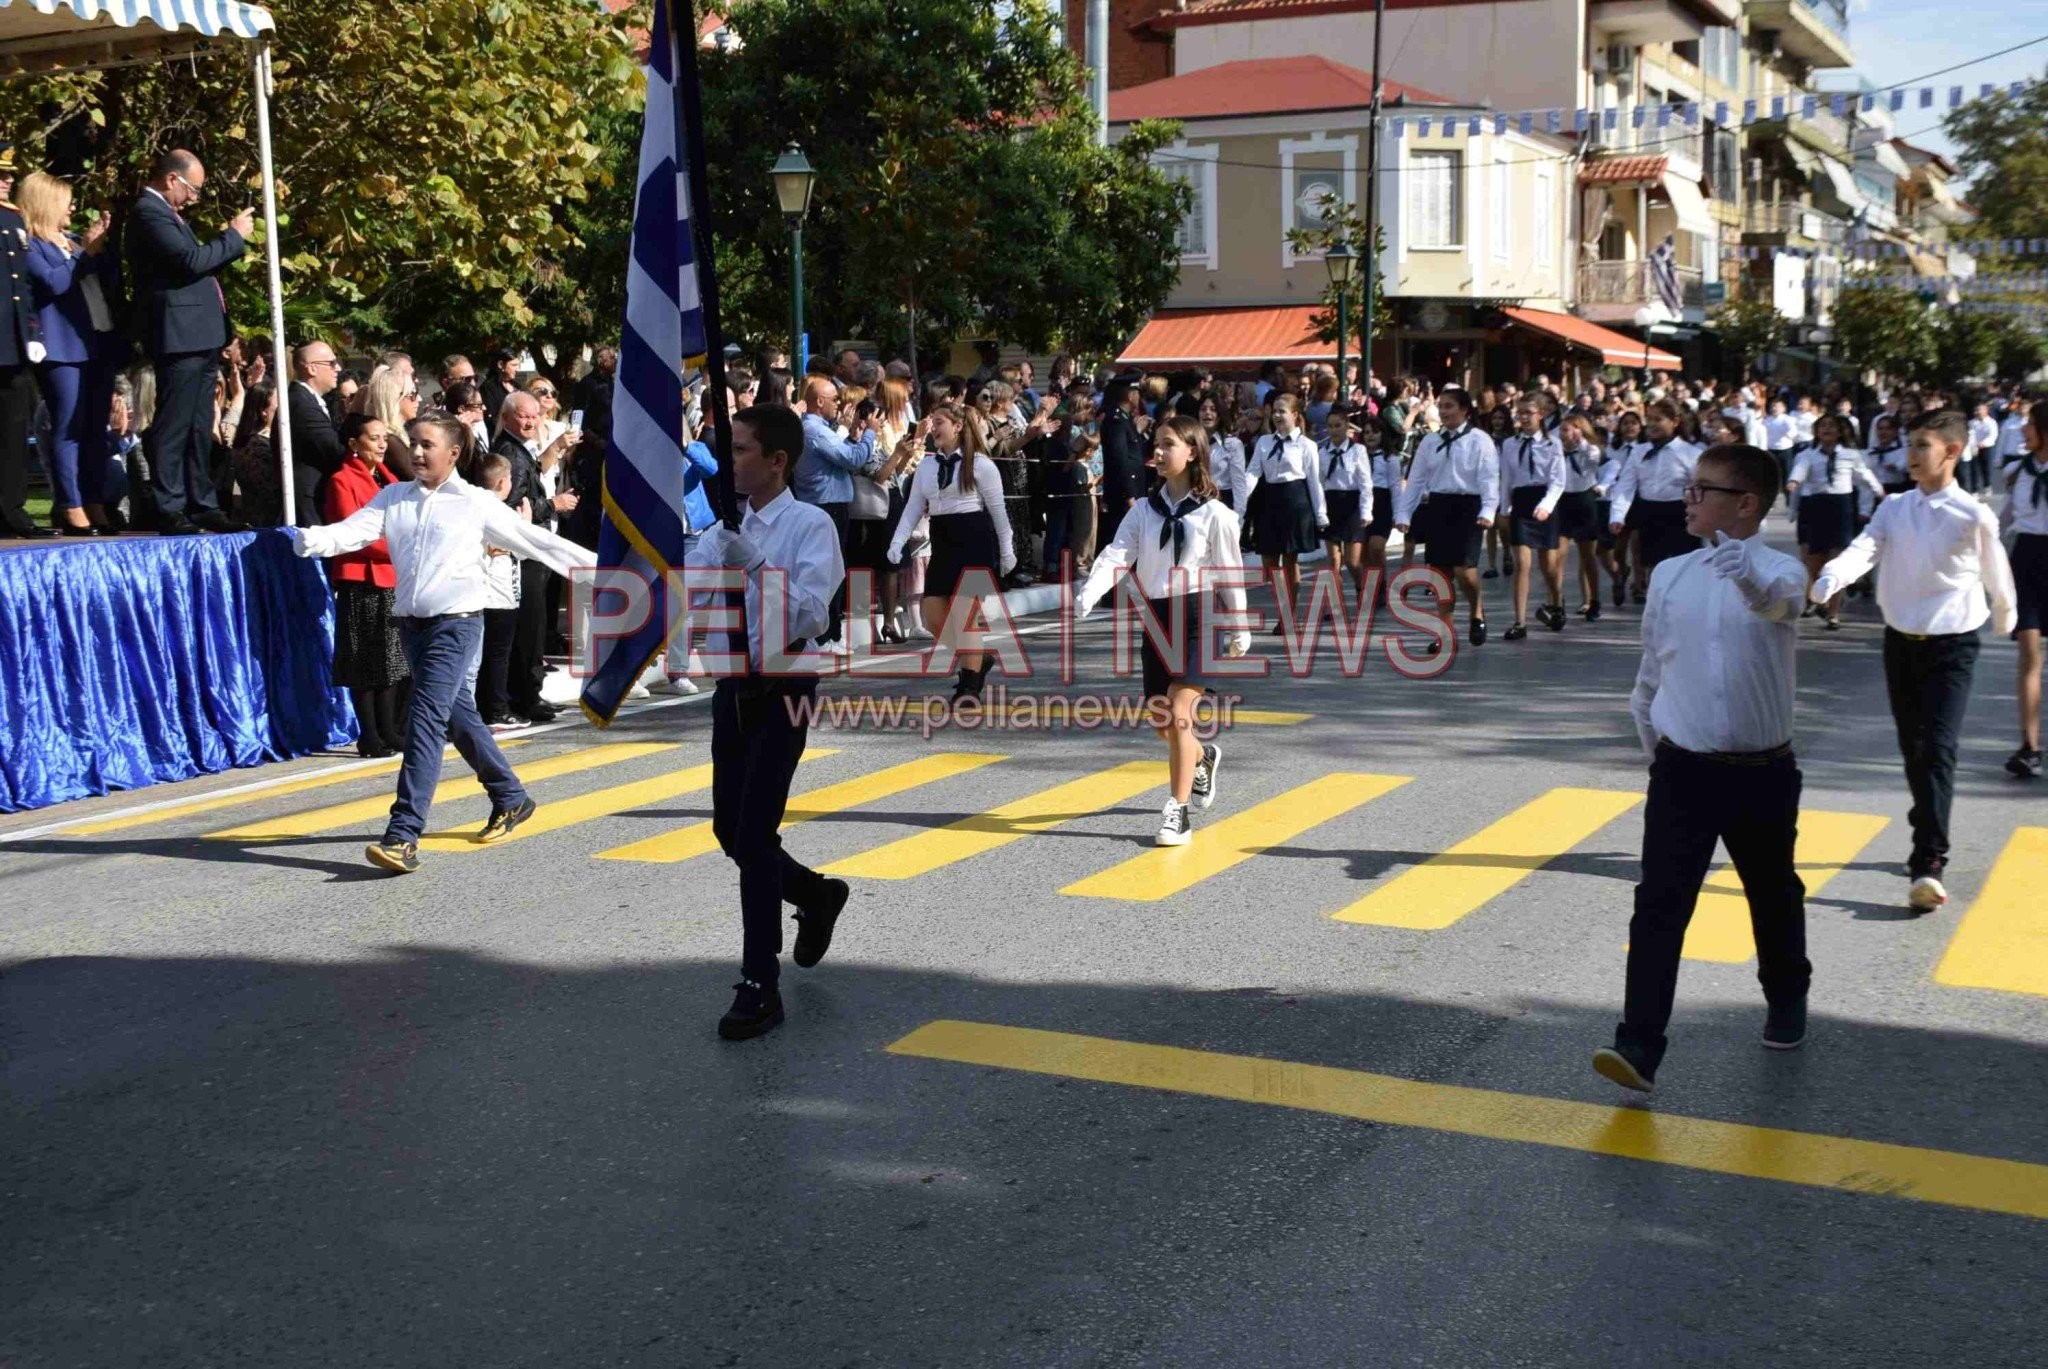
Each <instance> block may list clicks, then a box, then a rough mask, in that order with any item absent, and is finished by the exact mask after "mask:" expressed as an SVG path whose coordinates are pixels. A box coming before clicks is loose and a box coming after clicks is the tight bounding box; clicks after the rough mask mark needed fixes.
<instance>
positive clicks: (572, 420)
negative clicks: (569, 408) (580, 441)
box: [569, 409, 583, 433]
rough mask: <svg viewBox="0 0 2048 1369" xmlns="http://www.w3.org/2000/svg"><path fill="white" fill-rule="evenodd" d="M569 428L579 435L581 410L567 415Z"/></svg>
mask: <svg viewBox="0 0 2048 1369" xmlns="http://www.w3.org/2000/svg"><path fill="white" fill-rule="evenodd" d="M569 426H570V427H571V428H573V429H575V430H576V431H577V432H579V433H580V432H582V431H583V410H581V409H578V410H576V411H575V412H574V413H572V414H570V415H569Z"/></svg>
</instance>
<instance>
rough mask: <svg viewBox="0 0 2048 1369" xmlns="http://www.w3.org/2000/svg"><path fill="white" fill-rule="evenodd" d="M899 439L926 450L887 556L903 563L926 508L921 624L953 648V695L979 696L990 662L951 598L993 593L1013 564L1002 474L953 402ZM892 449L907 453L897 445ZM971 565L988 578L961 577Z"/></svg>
mask: <svg viewBox="0 0 2048 1369" xmlns="http://www.w3.org/2000/svg"><path fill="white" fill-rule="evenodd" d="M904 441H905V442H910V443H916V444H918V445H919V446H924V447H926V448H927V454H926V456H925V459H924V460H923V462H922V463H920V464H919V466H918V468H917V473H916V475H914V476H912V477H911V481H910V493H909V494H908V495H907V496H906V497H905V500H904V504H903V513H902V514H901V516H900V517H898V518H897V520H896V532H895V534H894V535H893V536H892V537H891V538H890V539H889V563H890V564H891V565H901V564H902V562H903V548H904V545H905V544H906V543H907V542H909V540H910V537H911V534H912V533H914V532H915V531H916V530H917V525H918V522H919V520H921V519H923V518H924V517H925V515H926V514H927V513H929V514H930V516H931V545H932V553H931V561H930V563H929V564H927V565H926V567H925V572H924V597H923V599H922V600H921V601H920V603H919V605H918V607H919V610H920V612H921V613H922V614H923V617H924V624H925V627H926V628H927V629H929V630H930V632H931V633H932V635H933V636H934V637H937V638H938V639H939V640H940V641H942V642H945V643H946V644H947V645H948V646H950V647H952V648H953V649H954V651H955V652H956V653H957V655H956V658H955V659H956V661H957V663H958V665H959V667H960V678H959V679H958V681H956V682H955V683H954V685H953V697H954V698H956V699H957V698H960V697H961V696H963V695H967V694H973V695H979V694H980V693H981V689H982V686H983V685H984V684H986V683H987V682H988V672H989V668H990V666H991V665H992V664H993V662H992V661H991V659H990V658H989V655H988V653H987V652H985V651H983V650H982V649H981V639H982V634H981V633H979V632H974V631H969V630H968V629H967V627H966V622H967V619H968V616H969V614H970V613H971V612H972V610H971V607H963V609H962V612H961V614H960V617H959V622H958V623H957V624H955V623H954V621H953V618H954V615H953V601H954V599H955V597H956V596H958V595H959V594H960V593H961V591H962V589H963V588H965V589H966V590H967V591H968V592H970V593H972V592H974V591H976V590H979V591H982V592H987V593H994V592H995V590H996V581H998V580H1000V579H1001V577H1003V576H1005V575H1008V574H1009V573H1010V572H1011V571H1012V570H1013V569H1015V568H1016V565H1017V554H1016V550H1015V548H1014V547H1013V546H1012V544H1011V540H1010V520H1009V517H1008V516H1007V515H1006V514H1005V513H1004V512H1003V479H1002V476H1001V475H999V474H997V472H996V464H995V462H993V461H991V460H989V458H988V456H987V455H986V454H985V452H984V450H983V442H982V433H981V428H980V426H979V420H978V419H976V418H975V416H974V415H972V414H970V413H968V412H967V410H966V408H965V407H964V406H962V405H960V404H959V403H957V402H955V403H949V404H944V405H941V406H939V407H937V408H935V409H933V410H932V411H931V413H929V414H927V415H926V416H925V418H924V421H923V422H921V423H919V424H918V425H917V427H916V429H915V430H914V431H912V433H911V434H910V436H909V437H906V438H905V439H904ZM899 454H901V455H905V456H907V455H908V453H904V452H902V450H901V449H900V448H899ZM975 570H979V571H983V572H985V573H986V574H987V575H988V576H989V578H988V579H987V580H986V581H976V580H969V579H967V575H968V572H970V571H975ZM976 597H979V595H978V594H977V595H976Z"/></svg>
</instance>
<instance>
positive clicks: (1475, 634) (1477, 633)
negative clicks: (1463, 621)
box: [1470, 618, 1486, 646]
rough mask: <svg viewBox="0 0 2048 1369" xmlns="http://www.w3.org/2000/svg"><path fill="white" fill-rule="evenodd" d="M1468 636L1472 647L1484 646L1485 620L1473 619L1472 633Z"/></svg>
mask: <svg viewBox="0 0 2048 1369" xmlns="http://www.w3.org/2000/svg"><path fill="white" fill-rule="evenodd" d="M1470 635H1471V638H1472V645H1473V646H1485V645H1486V620H1485V619H1484V618H1474V619H1473V620H1472V631H1471V634H1470Z"/></svg>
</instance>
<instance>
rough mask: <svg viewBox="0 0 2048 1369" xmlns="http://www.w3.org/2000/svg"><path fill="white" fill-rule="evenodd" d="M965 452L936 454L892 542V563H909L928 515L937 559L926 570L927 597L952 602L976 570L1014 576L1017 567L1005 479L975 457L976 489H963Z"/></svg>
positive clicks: (916, 482)
mask: <svg viewBox="0 0 2048 1369" xmlns="http://www.w3.org/2000/svg"><path fill="white" fill-rule="evenodd" d="M966 459H967V458H966V454H965V453H964V452H954V453H953V454H952V455H950V456H948V455H945V454H944V453H941V452H932V453H930V454H929V455H927V456H926V457H925V459H924V460H923V461H922V462H920V463H919V465H918V468H917V473H916V474H915V475H914V476H912V477H911V481H910V493H909V494H908V495H906V496H905V497H904V501H903V512H902V514H900V515H899V516H898V517H897V519H896V532H895V534H894V535H893V536H892V537H891V538H890V539H889V564H890V565H901V564H902V563H903V548H904V546H905V544H907V543H908V542H909V541H910V537H911V534H912V533H914V532H916V531H917V525H918V523H919V521H920V520H922V519H924V518H925V517H926V515H927V514H929V515H930V520H931V546H932V555H931V560H930V562H929V563H927V564H926V566H925V571H924V592H925V594H926V595H927V596H933V597H937V598H941V599H945V598H951V597H952V596H953V594H954V593H955V592H957V591H958V590H959V588H960V581H961V579H962V578H963V577H964V576H965V575H966V574H967V572H968V571H970V570H975V569H981V570H987V571H990V572H991V573H992V574H996V575H1008V574H1009V573H1010V570H1011V568H1012V567H1014V566H1015V565H1016V564H1017V555H1016V551H1015V550H1014V548H1013V547H1012V545H1011V541H1010V519H1009V515H1008V514H1007V513H1005V512H1004V510H1003V479H1002V476H1000V475H999V474H997V473H996V463H995V462H993V461H991V460H989V459H988V458H987V457H986V456H976V457H975V458H974V488H973V489H971V490H969V489H963V488H962V486H963V485H964V484H965V482H964V481H962V480H961V478H960V465H961V463H962V462H963V461H965V460H966Z"/></svg>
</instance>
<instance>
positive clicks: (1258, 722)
mask: <svg viewBox="0 0 2048 1369" xmlns="http://www.w3.org/2000/svg"><path fill="white" fill-rule="evenodd" d="M1314 716H1315V714H1313V713H1275V712H1274V711H1273V710H1272V709H1270V708H1239V709H1235V710H1233V711H1232V712H1231V714H1230V722H1231V725H1232V726H1234V727H1292V726H1294V725H1295V724H1296V723H1305V722H1307V721H1308V720H1309V719H1310V718H1313V717H1314Z"/></svg>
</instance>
